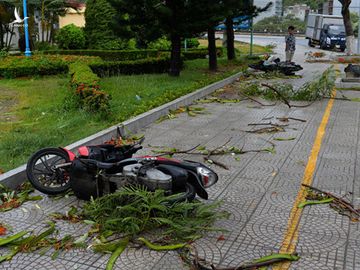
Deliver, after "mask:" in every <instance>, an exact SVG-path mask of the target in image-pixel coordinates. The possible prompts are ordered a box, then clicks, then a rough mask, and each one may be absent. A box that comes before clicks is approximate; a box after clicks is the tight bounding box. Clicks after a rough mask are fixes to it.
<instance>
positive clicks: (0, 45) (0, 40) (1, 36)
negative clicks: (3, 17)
mask: <svg viewBox="0 0 360 270" xmlns="http://www.w3.org/2000/svg"><path fill="white" fill-rule="evenodd" d="M2 48H4V28H3V25H2V22H1V21H0V50H1V49H2Z"/></svg>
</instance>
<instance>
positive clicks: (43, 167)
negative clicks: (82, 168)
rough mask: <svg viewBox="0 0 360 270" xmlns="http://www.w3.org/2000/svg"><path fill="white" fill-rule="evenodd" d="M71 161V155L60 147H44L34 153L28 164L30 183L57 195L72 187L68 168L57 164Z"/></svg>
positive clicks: (40, 189)
mask: <svg viewBox="0 0 360 270" xmlns="http://www.w3.org/2000/svg"><path fill="white" fill-rule="evenodd" d="M67 162H70V158H69V156H68V155H67V154H66V153H65V152H64V151H63V150H61V149H59V148H44V149H41V150H39V151H38V152H36V153H35V154H33V155H32V156H31V157H30V159H29V161H28V163H27V166H26V175H27V178H28V179H29V181H30V183H31V184H32V185H33V186H34V187H35V188H36V189H37V190H39V191H41V192H42V193H45V194H48V195H57V194H61V193H64V192H66V191H67V190H68V189H69V188H70V181H69V180H70V176H69V173H68V171H67V170H66V168H58V169H56V168H54V166H55V165H60V164H63V163H67Z"/></svg>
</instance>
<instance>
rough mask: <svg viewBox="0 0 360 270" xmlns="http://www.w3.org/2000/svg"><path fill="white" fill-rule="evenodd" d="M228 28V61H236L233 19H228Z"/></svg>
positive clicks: (226, 22)
mask: <svg viewBox="0 0 360 270" xmlns="http://www.w3.org/2000/svg"><path fill="white" fill-rule="evenodd" d="M225 26H226V36H227V41H226V48H227V57H228V60H233V59H235V57H236V56H235V47H234V28H233V27H234V22H233V19H232V18H231V17H227V18H226V21H225Z"/></svg>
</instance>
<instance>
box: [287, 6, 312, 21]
mask: <svg viewBox="0 0 360 270" xmlns="http://www.w3.org/2000/svg"><path fill="white" fill-rule="evenodd" d="M309 11H310V7H308V6H307V5H305V4H303V5H294V6H289V7H286V8H285V9H284V16H288V15H293V16H294V17H295V18H298V19H300V20H302V21H305V18H306V15H307V14H308V13H309Z"/></svg>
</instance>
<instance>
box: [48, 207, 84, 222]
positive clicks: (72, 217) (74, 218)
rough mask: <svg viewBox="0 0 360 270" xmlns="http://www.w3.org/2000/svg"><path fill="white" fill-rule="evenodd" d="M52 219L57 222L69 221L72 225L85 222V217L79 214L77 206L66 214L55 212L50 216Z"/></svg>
mask: <svg viewBox="0 0 360 270" xmlns="http://www.w3.org/2000/svg"><path fill="white" fill-rule="evenodd" d="M50 217H52V218H54V219H57V220H67V221H70V222H71V223H78V222H80V221H82V220H83V216H82V215H81V213H79V210H78V209H77V208H76V207H75V206H71V207H70V210H69V211H67V212H66V213H65V214H62V213H59V212H55V213H52V214H50Z"/></svg>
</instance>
